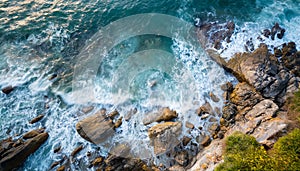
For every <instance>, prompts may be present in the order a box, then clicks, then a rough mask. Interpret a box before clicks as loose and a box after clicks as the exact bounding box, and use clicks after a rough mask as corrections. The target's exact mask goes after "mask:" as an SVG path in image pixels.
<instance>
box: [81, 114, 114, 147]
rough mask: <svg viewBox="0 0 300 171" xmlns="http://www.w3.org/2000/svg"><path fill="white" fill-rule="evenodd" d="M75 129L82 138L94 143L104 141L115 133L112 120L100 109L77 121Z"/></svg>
mask: <svg viewBox="0 0 300 171" xmlns="http://www.w3.org/2000/svg"><path fill="white" fill-rule="evenodd" d="M76 130H77V132H78V133H79V135H80V136H81V137H82V138H84V139H86V140H87V141H90V142H92V143H94V144H99V143H101V142H104V141H106V140H107V139H108V138H110V137H112V136H113V135H114V133H115V131H114V125H113V123H112V120H111V119H110V118H107V117H106V116H105V114H104V113H103V111H101V110H100V111H98V112H97V113H95V114H93V115H91V116H89V117H87V118H85V119H83V120H81V121H79V122H78V123H77V124H76Z"/></svg>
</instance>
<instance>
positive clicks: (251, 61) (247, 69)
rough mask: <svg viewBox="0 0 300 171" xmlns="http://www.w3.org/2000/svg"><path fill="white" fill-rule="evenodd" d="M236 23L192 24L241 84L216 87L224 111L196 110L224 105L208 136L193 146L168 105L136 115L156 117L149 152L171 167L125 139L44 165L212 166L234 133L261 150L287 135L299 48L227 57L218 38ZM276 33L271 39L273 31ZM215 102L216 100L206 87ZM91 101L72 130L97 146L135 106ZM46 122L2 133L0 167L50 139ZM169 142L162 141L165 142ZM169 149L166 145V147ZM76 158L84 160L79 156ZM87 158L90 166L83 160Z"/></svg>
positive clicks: (226, 37) (204, 114)
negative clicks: (104, 152)
mask: <svg viewBox="0 0 300 171" xmlns="http://www.w3.org/2000/svg"><path fill="white" fill-rule="evenodd" d="M234 28H235V26H234V23H233V22H228V23H223V24H218V23H204V24H202V25H199V26H198V28H197V29H198V30H197V31H198V36H199V41H200V42H201V44H202V46H203V47H204V48H205V49H206V51H207V53H208V55H209V56H210V57H211V58H212V59H213V60H214V61H216V62H217V63H218V64H219V65H220V66H221V67H223V68H224V69H225V70H226V71H228V72H229V73H231V74H233V75H234V76H235V77H236V78H237V80H238V81H239V83H238V84H237V85H232V83H226V84H224V85H223V86H222V87H220V89H222V90H223V91H224V94H223V97H222V98H223V100H224V102H225V105H224V107H223V109H212V107H211V106H210V104H209V103H206V104H204V105H203V106H201V107H199V109H198V110H197V111H196V114H197V115H198V116H199V117H200V118H201V119H206V118H208V117H209V116H213V115H215V114H216V113H218V110H222V117H221V119H220V121H217V120H214V118H213V117H212V118H210V119H211V120H212V122H213V121H214V122H215V124H212V125H210V127H209V130H208V131H209V133H210V134H209V135H199V136H198V137H197V143H198V144H194V143H193V142H192V141H191V138H190V137H182V138H180V139H178V138H177V137H179V135H180V134H181V131H182V127H186V128H187V129H188V130H190V131H192V130H193V129H201V128H195V126H194V125H193V124H192V123H189V122H185V123H183V122H182V121H180V120H178V119H177V117H178V114H177V113H176V111H173V110H171V109H169V108H167V107H165V108H161V109H159V110H158V111H156V112H155V113H153V114H149V115H147V117H146V118H144V120H143V121H142V122H143V124H144V125H149V124H151V123H154V122H157V124H156V125H154V126H151V127H150V128H149V129H148V137H149V138H150V142H151V146H153V149H154V154H155V155H157V156H164V155H165V156H168V157H169V158H172V163H171V164H170V165H171V166H170V167H166V166H164V165H158V166H155V165H154V164H153V163H152V161H149V160H146V161H144V160H141V159H138V158H135V156H133V154H132V153H130V150H131V149H130V145H126V144H120V145H118V146H116V147H115V148H114V151H113V152H111V153H110V154H109V155H108V156H101V155H100V154H99V153H98V152H97V151H88V152H87V153H86V154H83V155H84V157H83V158H80V159H76V156H77V155H78V154H80V153H82V150H83V149H84V148H85V146H84V145H79V146H77V147H74V151H73V152H72V153H71V154H69V155H68V156H64V157H63V158H62V159H61V160H59V161H54V162H53V163H52V165H51V166H49V170H59V171H62V170H72V167H71V165H72V164H78V165H80V168H84V167H86V168H94V169H95V170H174V171H175V170H176V171H179V170H213V169H214V168H215V167H216V166H217V165H218V164H219V163H220V162H222V161H223V159H222V152H223V147H224V138H225V137H228V136H230V135H231V134H233V133H234V132H235V131H240V132H242V133H245V134H249V135H252V136H254V137H255V138H256V140H257V141H258V142H259V143H260V144H262V145H263V146H264V147H265V148H267V149H270V148H272V147H273V144H274V143H275V142H276V141H277V140H278V138H279V137H281V136H283V135H285V134H286V133H287V132H288V131H289V130H290V127H291V123H294V122H295V121H293V120H290V119H289V117H288V116H287V113H288V111H286V110H285V109H284V106H285V102H286V101H287V99H288V98H289V97H292V96H293V94H294V93H295V92H296V91H298V89H299V81H300V70H299V69H300V51H297V49H296V45H295V43H293V42H289V43H287V44H283V45H281V46H280V47H275V48H274V49H273V51H274V53H272V52H271V51H270V49H269V47H268V46H267V45H266V44H263V43H262V44H261V45H260V47H259V48H257V49H254V48H253V47H252V45H251V41H249V42H248V43H247V44H246V45H245V48H246V50H247V51H248V52H245V53H237V54H236V55H235V56H233V57H232V58H231V59H230V60H229V61H226V60H224V59H223V58H222V57H221V56H220V55H219V54H218V53H217V51H216V50H218V49H220V48H221V42H222V41H226V42H229V41H230V37H231V35H232V34H233V32H234ZM284 33H285V30H284V29H283V28H281V27H280V26H279V25H278V24H275V25H274V27H273V28H272V29H271V30H268V29H266V30H264V31H263V33H262V36H265V37H270V38H271V39H274V38H276V37H277V38H282V37H283V36H284ZM275 36H276V37H275ZM13 89H14V88H13V87H11V86H8V87H5V88H3V89H2V92H3V93H5V94H9V93H10V92H12V91H13ZM210 98H211V99H212V100H213V101H219V100H220V98H221V97H216V96H215V95H214V94H213V92H211V93H210ZM93 109H94V108H93V107H92V106H89V107H84V108H82V109H81V112H83V113H84V114H89V115H88V117H86V118H84V119H82V120H80V121H79V122H78V123H77V124H76V130H77V132H78V134H79V135H80V136H81V137H82V138H83V139H85V140H87V141H88V142H90V143H93V144H99V143H102V142H104V141H106V140H107V139H109V138H110V137H112V136H113V135H114V133H115V132H116V129H117V128H118V127H120V126H121V125H122V122H123V121H124V120H125V121H126V120H129V119H130V116H132V115H134V114H135V112H134V110H133V111H132V112H131V113H129V114H128V115H127V116H126V117H124V118H123V117H122V116H120V114H119V113H118V111H113V112H110V113H109V112H107V111H106V110H105V109H101V110H99V111H97V112H92V111H93ZM43 117H44V116H43V115H39V116H37V117H36V118H34V119H33V120H31V121H30V124H33V123H35V122H39V121H40V120H41V119H42V118H43ZM48 136H49V135H48V133H46V132H45V129H44V128H40V129H36V130H32V131H29V132H27V133H25V134H23V135H22V136H21V138H17V139H15V138H12V137H10V138H7V139H5V140H1V141H0V156H1V157H0V170H3V171H5V170H12V169H16V168H18V167H20V166H21V165H22V163H23V162H24V161H25V160H26V158H27V157H28V156H29V155H31V154H32V153H34V152H35V151H36V150H37V149H38V148H39V147H40V146H41V145H42V144H43V143H44V142H45V141H46V140H47V138H48ZM165 140H167V141H165ZM170 149H171V150H170ZM61 150H62V147H60V146H59V147H57V148H55V149H54V150H53V153H60V152H61ZM81 160H82V161H81ZM83 160H85V161H86V160H87V161H88V163H89V164H88V165H86V164H83V163H84V162H83Z"/></svg>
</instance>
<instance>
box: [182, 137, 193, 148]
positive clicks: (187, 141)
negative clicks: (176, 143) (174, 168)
mask: <svg viewBox="0 0 300 171" xmlns="http://www.w3.org/2000/svg"><path fill="white" fill-rule="evenodd" d="M191 140H192V138H189V137H187V136H184V137H183V139H182V144H183V145H184V146H186V145H187V144H188V143H189V142H190V141H191Z"/></svg>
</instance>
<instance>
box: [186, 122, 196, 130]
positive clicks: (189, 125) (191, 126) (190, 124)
mask: <svg viewBox="0 0 300 171" xmlns="http://www.w3.org/2000/svg"><path fill="white" fill-rule="evenodd" d="M185 127H187V128H190V129H194V128H195V126H194V124H192V123H191V122H189V121H186V122H185Z"/></svg>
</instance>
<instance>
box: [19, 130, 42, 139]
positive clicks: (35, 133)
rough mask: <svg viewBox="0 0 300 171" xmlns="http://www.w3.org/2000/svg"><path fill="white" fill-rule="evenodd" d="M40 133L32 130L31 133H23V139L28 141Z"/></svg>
mask: <svg viewBox="0 0 300 171" xmlns="http://www.w3.org/2000/svg"><path fill="white" fill-rule="evenodd" d="M39 134H40V133H39V132H38V131H37V130H32V131H29V132H27V133H25V134H24V135H23V139H24V140H26V139H30V138H33V137H35V136H37V135H39Z"/></svg>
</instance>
